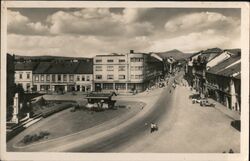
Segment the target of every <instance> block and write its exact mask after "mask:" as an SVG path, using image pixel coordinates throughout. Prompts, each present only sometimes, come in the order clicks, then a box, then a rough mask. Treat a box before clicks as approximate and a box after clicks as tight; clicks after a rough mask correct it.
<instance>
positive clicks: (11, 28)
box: [7, 10, 48, 35]
mask: <svg viewBox="0 0 250 161" xmlns="http://www.w3.org/2000/svg"><path fill="white" fill-rule="evenodd" d="M7 29H8V33H15V34H23V35H41V34H45V33H48V27H47V26H45V25H43V24H42V23H41V22H31V21H30V20H29V18H28V17H25V16H23V15H21V14H20V12H17V11H11V10H8V12H7Z"/></svg>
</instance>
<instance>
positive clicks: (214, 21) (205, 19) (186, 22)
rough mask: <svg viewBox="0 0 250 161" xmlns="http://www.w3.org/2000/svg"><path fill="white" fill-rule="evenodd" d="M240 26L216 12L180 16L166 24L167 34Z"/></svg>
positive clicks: (235, 21) (237, 22)
mask: <svg viewBox="0 0 250 161" xmlns="http://www.w3.org/2000/svg"><path fill="white" fill-rule="evenodd" d="M239 25H240V21H239V20H234V19H233V18H232V17H226V16H224V15H223V14H220V13H216V12H199V13H191V14H187V15H182V16H179V17H177V18H174V19H171V20H169V21H167V22H166V24H165V29H166V31H168V32H174V33H176V32H183V31H190V30H192V31H193V32H194V31H196V32H197V31H201V30H205V29H209V28H215V29H220V30H225V29H228V28H231V27H233V28H234V27H236V26H239Z"/></svg>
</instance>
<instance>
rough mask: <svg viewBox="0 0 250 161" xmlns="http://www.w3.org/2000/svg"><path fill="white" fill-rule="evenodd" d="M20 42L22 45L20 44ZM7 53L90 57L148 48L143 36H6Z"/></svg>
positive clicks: (147, 41)
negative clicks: (118, 37) (117, 37)
mask: <svg viewBox="0 0 250 161" xmlns="http://www.w3.org/2000/svg"><path fill="white" fill-rule="evenodd" d="M20 42H22V43H20ZM7 44H8V47H7V48H8V52H10V53H15V54H22V55H58V56H70V55H74V56H79V57H92V56H94V55H97V54H110V53H113V52H116V53H126V52H128V51H129V49H134V50H137V51H139V50H140V51H141V49H146V48H147V46H150V45H151V44H150V42H149V40H148V39H147V38H146V37H144V36H138V37H131V38H120V39H119V40H118V39H116V38H113V37H109V38H105V37H96V36H84V35H82V36H74V35H60V36H52V37H51V36H26V35H15V34H11V35H9V36H8V42H7Z"/></svg>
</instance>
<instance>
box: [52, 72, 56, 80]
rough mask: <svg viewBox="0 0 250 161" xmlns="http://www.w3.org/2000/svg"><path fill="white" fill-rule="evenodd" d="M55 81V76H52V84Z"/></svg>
mask: <svg viewBox="0 0 250 161" xmlns="http://www.w3.org/2000/svg"><path fill="white" fill-rule="evenodd" d="M55 81H56V76H55V75H54V74H53V75H52V82H55Z"/></svg>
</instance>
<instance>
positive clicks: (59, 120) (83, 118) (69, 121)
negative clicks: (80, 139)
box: [17, 101, 145, 145]
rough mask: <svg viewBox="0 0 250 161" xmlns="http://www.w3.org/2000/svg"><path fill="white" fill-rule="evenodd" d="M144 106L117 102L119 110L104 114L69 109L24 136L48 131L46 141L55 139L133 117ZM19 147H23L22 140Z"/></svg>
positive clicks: (38, 124)
mask: <svg viewBox="0 0 250 161" xmlns="http://www.w3.org/2000/svg"><path fill="white" fill-rule="evenodd" d="M144 105H145V104H144V103H142V102H125V101H117V103H116V106H117V107H118V108H117V109H116V110H105V111H102V112H93V111H88V110H77V111H75V112H71V110H70V109H67V110H64V111H62V112H59V113H57V114H54V115H52V116H50V117H48V118H45V119H43V120H41V121H40V122H38V123H37V124H34V125H33V126H32V127H30V129H29V128H28V129H26V130H25V131H24V133H23V136H25V135H34V134H39V133H40V132H43V131H46V132H49V136H47V137H46V138H45V139H46V140H48V139H54V138H57V137H61V136H65V135H69V134H72V133H76V132H79V131H82V130H85V129H88V128H91V127H93V126H96V125H100V124H101V123H104V122H106V121H109V120H111V119H113V118H116V117H119V116H121V115H124V114H126V113H128V112H132V113H133V115H135V114H136V113H138V112H139V111H140V110H141V107H143V106H144ZM22 138H23V137H22ZM45 139H41V140H39V141H43V140H45ZM37 142H38V141H37ZM35 143H36V142H35ZM17 145H23V143H22V142H21V140H20V141H19V143H18V144H17Z"/></svg>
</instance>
